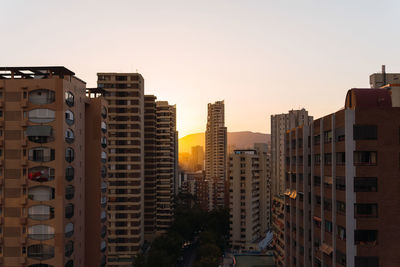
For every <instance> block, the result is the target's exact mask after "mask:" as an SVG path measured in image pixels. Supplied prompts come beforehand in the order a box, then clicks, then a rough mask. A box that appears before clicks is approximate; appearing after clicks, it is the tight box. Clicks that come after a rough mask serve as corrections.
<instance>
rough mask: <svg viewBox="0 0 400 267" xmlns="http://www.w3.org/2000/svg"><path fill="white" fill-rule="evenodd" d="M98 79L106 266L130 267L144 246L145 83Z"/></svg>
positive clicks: (134, 76) (127, 77) (122, 76)
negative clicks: (103, 131)
mask: <svg viewBox="0 0 400 267" xmlns="http://www.w3.org/2000/svg"><path fill="white" fill-rule="evenodd" d="M97 75H98V87H99V88H103V89H104V90H105V91H106V92H107V95H106V100H107V101H108V123H109V124H108V129H107V132H108V140H109V144H108V168H109V169H108V175H107V179H108V204H107V213H108V226H107V227H108V257H107V266H121V265H129V264H130V263H131V261H132V257H133V256H134V255H136V254H137V253H138V252H139V251H140V248H141V246H142V244H143V242H144V80H143V77H142V76H141V75H140V74H138V73H98V74H97Z"/></svg>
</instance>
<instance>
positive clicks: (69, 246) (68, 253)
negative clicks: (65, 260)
mask: <svg viewBox="0 0 400 267" xmlns="http://www.w3.org/2000/svg"><path fill="white" fill-rule="evenodd" d="M72 253H74V242H73V241H71V240H70V241H68V242H67V243H66V244H65V257H70V256H71V255H72Z"/></svg>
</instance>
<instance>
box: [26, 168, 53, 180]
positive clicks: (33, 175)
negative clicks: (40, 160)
mask: <svg viewBox="0 0 400 267" xmlns="http://www.w3.org/2000/svg"><path fill="white" fill-rule="evenodd" d="M54 178H55V170H54V168H49V167H45V166H38V167H33V168H29V170H28V179H29V180H31V181H35V182H40V183H41V182H48V181H52V180H54Z"/></svg>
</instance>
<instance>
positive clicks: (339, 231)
mask: <svg viewBox="0 0 400 267" xmlns="http://www.w3.org/2000/svg"><path fill="white" fill-rule="evenodd" d="M337 234H338V237H339V239H341V240H346V228H344V227H342V226H340V225H338V226H337Z"/></svg>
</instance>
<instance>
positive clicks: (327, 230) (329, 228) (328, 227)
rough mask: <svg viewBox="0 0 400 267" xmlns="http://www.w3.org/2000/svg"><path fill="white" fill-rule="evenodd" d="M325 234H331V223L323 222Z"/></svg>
mask: <svg viewBox="0 0 400 267" xmlns="http://www.w3.org/2000/svg"><path fill="white" fill-rule="evenodd" d="M325 232H328V233H332V222H331V221H328V220H325Z"/></svg>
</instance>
